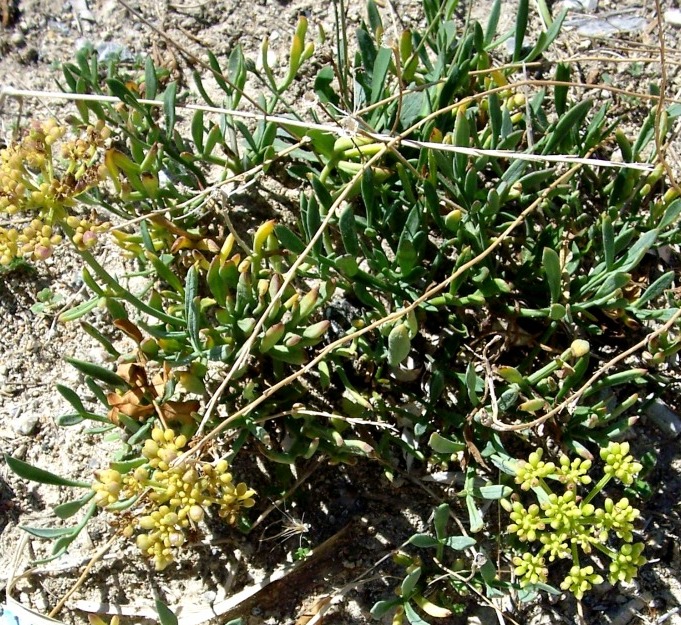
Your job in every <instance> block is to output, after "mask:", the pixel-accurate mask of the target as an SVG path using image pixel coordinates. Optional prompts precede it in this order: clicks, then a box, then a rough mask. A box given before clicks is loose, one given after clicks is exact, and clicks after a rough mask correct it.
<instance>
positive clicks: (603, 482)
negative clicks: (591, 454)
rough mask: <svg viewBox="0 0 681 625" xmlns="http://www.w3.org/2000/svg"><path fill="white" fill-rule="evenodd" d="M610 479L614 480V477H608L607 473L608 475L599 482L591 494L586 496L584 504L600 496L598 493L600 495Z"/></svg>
mask: <svg viewBox="0 0 681 625" xmlns="http://www.w3.org/2000/svg"><path fill="white" fill-rule="evenodd" d="M610 478H612V475H608V474H607V473H606V474H605V475H604V476H603V477H602V478H601V479H600V481H599V482H598V484H596V486H594V487H593V488H592V489H591V492H590V493H589V494H588V495H587V496H586V498H585V499H584V502H583V503H584V504H587V503H590V502H591V500H592V499H593V498H594V497H595V496H596V495H598V493H600V492H601V491H602V490H603V489H604V488H605V485H606V484H607V483H608V482H609V481H610Z"/></svg>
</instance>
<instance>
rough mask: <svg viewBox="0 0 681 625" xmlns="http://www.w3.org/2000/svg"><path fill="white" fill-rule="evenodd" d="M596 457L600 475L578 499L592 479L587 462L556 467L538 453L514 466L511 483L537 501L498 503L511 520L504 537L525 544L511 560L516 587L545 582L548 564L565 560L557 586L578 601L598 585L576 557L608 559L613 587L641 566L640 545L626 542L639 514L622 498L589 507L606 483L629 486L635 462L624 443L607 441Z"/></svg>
mask: <svg viewBox="0 0 681 625" xmlns="http://www.w3.org/2000/svg"><path fill="white" fill-rule="evenodd" d="M600 455H601V459H602V460H603V462H604V463H605V466H604V474H605V475H604V476H603V478H602V479H601V480H600V481H599V482H598V483H597V484H596V485H595V486H594V487H593V488H591V490H590V492H589V493H588V494H587V495H586V496H585V497H583V498H582V497H580V489H581V488H582V487H584V486H586V485H587V484H590V483H591V481H592V480H591V477H590V476H589V475H588V473H589V471H590V469H591V461H590V460H582V459H580V458H578V459H575V460H570V459H569V458H568V457H567V456H562V457H561V458H560V460H559V463H558V464H557V465H556V464H555V463H553V462H545V461H544V460H542V450H541V449H539V450H537V451H535V452H534V453H532V454H530V456H529V458H528V459H527V461H522V462H521V463H520V464H519V466H518V468H517V470H516V478H515V481H516V483H517V484H518V485H520V488H521V489H522V490H524V491H529V490H533V491H534V492H535V493H536V494H537V500H538V502H537V503H533V504H531V505H529V506H528V507H525V505H523V503H521V502H520V501H518V500H517V501H513V502H509V501H503V502H502V503H503V505H504V507H505V508H506V509H507V510H508V512H509V513H510V517H511V521H512V523H511V524H510V525H509V526H508V531H509V533H511V534H515V535H516V536H517V537H518V539H519V540H520V541H521V543H524V544H526V545H527V549H526V551H525V552H524V553H523V554H522V555H521V556H517V557H515V558H514V559H513V563H514V564H515V573H516V575H518V577H519V578H520V585H521V586H522V587H524V586H527V585H528V584H537V583H546V582H547V580H548V577H549V569H548V563H550V562H554V561H556V560H561V559H571V560H572V562H573V566H572V567H571V569H570V571H569V573H568V575H567V576H566V577H565V579H564V580H563V582H562V583H561V588H562V589H563V590H567V591H569V592H571V593H573V594H574V595H575V597H577V599H581V598H582V597H583V596H584V593H585V592H586V591H588V590H589V589H591V587H592V586H594V585H596V584H600V583H602V582H603V581H604V579H603V577H602V576H601V575H600V574H599V573H598V572H597V571H596V570H595V569H594V567H593V565H592V564H587V565H585V566H583V565H582V564H581V563H580V554H582V555H583V554H590V553H592V551H593V550H594V549H596V550H597V551H598V552H600V553H601V554H603V555H605V556H606V557H607V558H608V559H609V560H610V564H609V571H608V579H609V581H610V582H611V583H613V584H614V583H616V582H618V581H623V582H630V581H631V580H632V579H633V578H634V577H635V576H636V574H637V572H638V567H640V566H641V565H643V564H645V562H646V560H645V558H644V557H643V555H642V552H643V544H642V543H636V544H632V542H633V539H634V536H633V530H634V523H635V521H636V519H637V518H638V517H639V515H640V513H639V511H638V510H637V509H636V508H633V507H632V506H631V504H630V503H629V500H628V499H627V498H626V497H624V498H622V499H620V500H619V501H614V500H612V499H611V498H609V497H608V498H606V499H605V501H604V502H603V506H602V507H601V508H597V507H596V506H594V505H593V504H592V503H591V502H592V500H593V499H594V497H595V496H596V495H597V494H599V493H600V492H601V491H602V490H603V488H604V487H605V485H606V484H607V483H608V482H609V481H610V480H611V479H616V480H618V481H620V482H621V483H622V484H625V485H630V484H632V483H633V481H634V479H635V477H636V475H637V474H638V473H639V471H640V470H641V468H642V467H641V464H640V463H638V462H636V461H635V460H634V458H633V457H632V456H631V455H629V444H628V443H610V444H609V445H608V446H607V447H606V448H604V449H602V450H601V452H600ZM549 479H550V480H553V481H558V482H560V483H561V484H563V485H564V488H565V490H564V492H563V493H562V494H559V493H555V492H553V490H552V489H551V488H550V486H549V485H548V482H547V480H549ZM616 543H618V544H619V546H616Z"/></svg>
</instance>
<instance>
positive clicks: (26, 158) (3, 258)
mask: <svg viewBox="0 0 681 625" xmlns="http://www.w3.org/2000/svg"><path fill="white" fill-rule="evenodd" d="M66 131H67V128H66V126H62V125H60V124H59V123H58V122H57V120H55V119H48V120H46V121H42V122H41V121H35V122H33V124H32V126H31V127H30V129H29V130H28V132H27V133H26V135H25V136H24V138H23V139H22V140H21V141H20V142H18V143H16V144H13V145H10V146H8V147H7V148H5V149H3V150H0V213H6V214H7V215H9V216H10V217H13V216H15V215H18V214H21V213H23V214H25V215H26V217H27V221H28V220H31V221H30V225H29V226H27V227H25V228H23V230H22V229H20V228H15V227H13V228H8V229H5V228H0V265H9V264H10V263H11V262H12V261H13V260H14V259H15V258H31V259H32V260H44V259H45V258H48V257H49V256H50V255H51V254H52V249H53V246H54V245H57V244H58V243H60V242H61V240H62V236H61V235H60V234H59V232H58V229H59V227H60V226H61V225H63V224H65V223H67V219H70V220H71V221H74V220H75V222H76V224H75V226H71V227H72V229H74V230H75V236H74V242H75V243H76V245H77V246H78V247H79V248H80V249H87V248H89V247H91V246H92V245H93V244H94V242H95V241H96V238H97V237H96V235H97V233H98V232H101V231H102V230H103V229H105V228H106V227H108V224H99V225H96V224H92V223H90V222H88V221H86V220H80V219H78V218H76V217H73V216H72V215H70V214H69V212H68V209H69V208H70V207H72V206H74V204H75V201H74V199H75V198H76V197H77V196H78V195H80V194H82V193H84V192H85V191H87V190H89V189H91V188H92V187H93V186H95V185H97V184H99V182H100V180H101V179H102V178H103V176H104V174H105V171H106V170H105V168H104V167H103V165H102V164H101V160H102V158H101V152H102V149H101V148H103V147H104V146H105V143H106V142H107V140H108V138H109V136H110V131H109V129H108V128H107V127H106V126H105V125H104V122H103V121H99V122H97V123H96V124H95V125H94V126H88V127H87V128H86V129H85V130H84V131H83V132H82V133H81V135H80V136H79V137H76V138H75V139H72V140H66V139H65V138H64V137H65V135H66Z"/></svg>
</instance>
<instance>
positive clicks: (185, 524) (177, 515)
mask: <svg viewBox="0 0 681 625" xmlns="http://www.w3.org/2000/svg"><path fill="white" fill-rule="evenodd" d="M187 442H188V441H187V438H186V436H184V435H183V434H176V433H175V432H174V431H173V430H171V429H166V430H162V429H160V428H154V429H153V431H152V433H151V438H150V439H148V440H146V441H145V443H144V447H143V449H142V455H143V456H144V457H145V458H146V459H147V460H148V463H146V464H144V465H143V466H140V467H137V468H136V469H134V470H133V471H131V472H130V473H127V474H124V475H122V474H121V473H119V472H118V471H116V470H115V469H104V470H102V471H98V472H97V473H96V480H95V482H94V484H93V486H92V488H93V490H94V491H95V493H96V494H95V502H96V503H97V505H99V506H101V507H104V508H108V507H110V506H114V505H115V504H120V503H121V502H124V501H126V500H128V499H130V500H132V501H134V500H135V499H136V498H138V497H140V496H141V495H142V494H143V493H146V494H147V496H146V498H145V499H144V500H143V501H144V503H143V508H142V509H141V511H140V512H139V513H137V514H135V515H134V517H133V519H132V521H130V523H129V524H128V525H127V526H126V527H125V529H124V532H123V533H124V534H125V535H126V536H132V535H133V534H134V533H135V532H137V539H136V540H137V546H138V547H139V549H140V551H141V552H142V554H143V555H144V556H146V557H149V558H152V560H153V562H154V566H155V568H156V570H158V571H162V570H163V569H165V568H166V567H167V566H168V565H169V564H170V563H171V562H173V560H174V559H175V553H176V551H177V549H178V548H180V547H181V546H182V545H183V544H184V543H185V542H186V540H187V531H188V530H190V529H196V528H197V527H198V524H199V523H200V522H201V521H202V520H203V518H204V516H205V514H206V511H207V510H208V509H209V508H211V507H214V508H216V509H217V513H218V515H219V516H220V517H221V518H222V519H224V520H225V521H226V522H227V523H230V524H234V523H235V522H236V521H237V519H238V516H239V513H240V511H241V509H242V508H250V507H251V506H253V505H254V503H255V501H254V499H253V495H255V491H253V490H252V489H250V488H248V486H246V484H244V483H243V482H241V483H238V484H235V483H234V480H233V477H232V474H231V473H230V472H229V470H228V469H229V465H228V463H227V461H226V460H218V461H217V462H215V463H208V462H205V463H199V464H197V465H196V466H189V465H184V464H181V465H177V466H174V465H173V462H174V461H175V460H176V459H177V458H178V456H179V455H180V453H181V452H182V449H184V447H185V446H186V445H187ZM121 507H125V506H124V505H123V506H121Z"/></svg>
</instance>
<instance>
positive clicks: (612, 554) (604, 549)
mask: <svg viewBox="0 0 681 625" xmlns="http://www.w3.org/2000/svg"><path fill="white" fill-rule="evenodd" d="M593 546H594V547H596V549H598V551H600V552H601V553H602V554H604V555H606V556H608V558H610V559H611V560H614V559H615V558H616V557H617V553H616V552H615V550H614V549H610V547H608V546H607V545H604V544H602V543H599V542H595V543H593Z"/></svg>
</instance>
